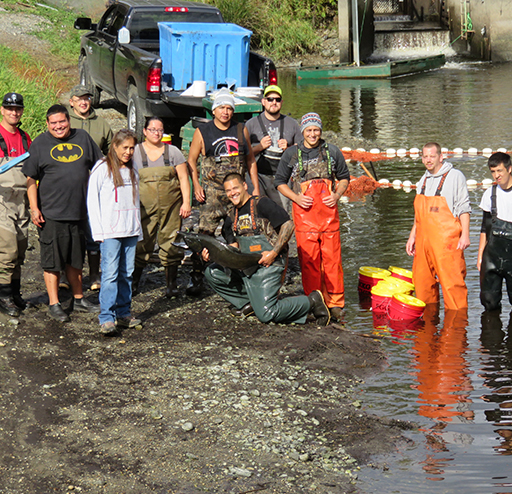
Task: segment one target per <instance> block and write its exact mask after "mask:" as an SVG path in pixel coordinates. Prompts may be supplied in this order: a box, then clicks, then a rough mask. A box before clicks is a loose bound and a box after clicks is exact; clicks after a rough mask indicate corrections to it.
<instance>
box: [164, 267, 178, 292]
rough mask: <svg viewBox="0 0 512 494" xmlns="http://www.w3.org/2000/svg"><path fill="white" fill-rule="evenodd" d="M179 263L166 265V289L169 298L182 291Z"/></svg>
mask: <svg viewBox="0 0 512 494" xmlns="http://www.w3.org/2000/svg"><path fill="white" fill-rule="evenodd" d="M177 278H178V265H177V264H176V265H174V266H166V267H165V281H166V284H167V289H166V290H165V296H166V297H167V298H174V297H177V296H179V294H180V292H179V290H178V283H177V281H176V280H177Z"/></svg>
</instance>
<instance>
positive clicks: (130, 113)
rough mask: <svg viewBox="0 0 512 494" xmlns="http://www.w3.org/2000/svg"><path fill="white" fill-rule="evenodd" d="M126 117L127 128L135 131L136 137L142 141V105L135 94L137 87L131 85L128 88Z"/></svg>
mask: <svg viewBox="0 0 512 494" xmlns="http://www.w3.org/2000/svg"><path fill="white" fill-rule="evenodd" d="M126 117H127V119H128V128H129V129H130V130H133V132H135V135H136V136H137V139H138V140H139V141H142V136H143V133H142V130H143V129H144V123H145V122H144V120H145V119H144V112H143V111H142V106H141V104H140V101H139V96H138V94H137V88H135V87H134V86H131V87H130V89H129V90H128V110H127V115H126Z"/></svg>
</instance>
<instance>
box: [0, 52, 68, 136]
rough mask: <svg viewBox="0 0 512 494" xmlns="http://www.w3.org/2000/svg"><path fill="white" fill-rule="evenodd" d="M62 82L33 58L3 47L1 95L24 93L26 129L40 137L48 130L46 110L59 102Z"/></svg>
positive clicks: (24, 123)
mask: <svg viewBox="0 0 512 494" xmlns="http://www.w3.org/2000/svg"><path fill="white" fill-rule="evenodd" d="M59 85H60V81H59V80H58V79H57V78H56V77H55V75H54V74H53V73H51V72H49V71H48V69H46V67H44V66H43V65H41V64H39V63H37V62H35V61H34V60H33V59H31V58H30V57H28V56H26V55H23V54H20V53H18V52H15V51H13V50H10V49H8V48H5V47H3V46H0V97H3V95H4V94H5V93H8V92H16V93H20V94H22V95H23V98H24V100H25V112H24V114H23V127H22V128H23V130H25V131H27V132H28V133H29V135H30V137H32V139H33V138H34V137H36V136H37V135H39V134H40V133H41V132H44V131H45V130H46V123H45V115H46V110H48V108H49V107H50V106H51V105H53V104H54V103H56V102H57V94H58V92H59Z"/></svg>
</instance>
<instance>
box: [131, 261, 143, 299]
mask: <svg viewBox="0 0 512 494" xmlns="http://www.w3.org/2000/svg"><path fill="white" fill-rule="evenodd" d="M142 271H144V268H138V267H135V269H134V270H133V279H132V297H135V295H137V294H138V293H139V283H140V278H141V276H142Z"/></svg>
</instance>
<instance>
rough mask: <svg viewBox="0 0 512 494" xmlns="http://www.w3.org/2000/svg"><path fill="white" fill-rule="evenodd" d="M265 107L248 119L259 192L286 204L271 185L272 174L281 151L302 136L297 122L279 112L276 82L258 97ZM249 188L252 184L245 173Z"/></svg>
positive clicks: (274, 171) (281, 96)
mask: <svg viewBox="0 0 512 494" xmlns="http://www.w3.org/2000/svg"><path fill="white" fill-rule="evenodd" d="M261 104H262V105H263V108H264V111H263V112H262V113H261V114H260V115H258V116H257V117H254V118H251V119H250V120H248V121H247V124H246V127H247V130H248V131H249V135H250V137H251V146H252V150H253V152H254V155H255V157H256V162H257V165H258V179H259V183H260V192H261V195H266V196H267V197H269V198H270V199H272V200H273V201H274V202H275V203H277V204H279V205H281V204H282V205H283V207H285V208H286V199H285V198H284V197H282V196H281V195H280V194H279V192H278V191H277V189H276V187H275V186H274V175H275V174H276V171H277V166H278V165H279V160H280V159H281V155H282V154H283V152H284V151H285V150H286V149H287V148H288V146H292V145H293V144H297V143H298V142H300V141H301V140H302V134H301V132H300V127H299V124H298V123H297V122H296V121H295V120H294V119H293V118H291V117H288V116H286V115H282V114H281V108H282V106H283V93H282V91H281V88H280V87H279V86H267V88H266V89H265V91H264V93H263V98H262V100H261ZM246 178H247V181H248V185H249V189H250V192H251V193H252V184H251V183H250V181H249V177H246Z"/></svg>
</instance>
